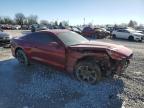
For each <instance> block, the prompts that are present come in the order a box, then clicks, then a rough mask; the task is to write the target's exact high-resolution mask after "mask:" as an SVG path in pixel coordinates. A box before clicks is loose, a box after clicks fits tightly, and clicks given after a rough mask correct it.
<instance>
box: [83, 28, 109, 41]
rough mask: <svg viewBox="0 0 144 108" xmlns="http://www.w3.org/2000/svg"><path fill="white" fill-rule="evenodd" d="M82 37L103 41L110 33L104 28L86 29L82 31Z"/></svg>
mask: <svg viewBox="0 0 144 108" xmlns="http://www.w3.org/2000/svg"><path fill="white" fill-rule="evenodd" d="M82 35H83V36H84V37H86V38H92V39H103V38H106V37H107V36H109V35H110V32H109V31H107V30H104V28H91V27H85V28H84V29H83V31H82Z"/></svg>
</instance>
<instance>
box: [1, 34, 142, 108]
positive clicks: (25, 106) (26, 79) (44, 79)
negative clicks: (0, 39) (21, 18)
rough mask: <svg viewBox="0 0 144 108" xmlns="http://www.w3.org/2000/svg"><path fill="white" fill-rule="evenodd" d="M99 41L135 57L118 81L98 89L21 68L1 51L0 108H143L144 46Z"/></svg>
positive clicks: (40, 68) (44, 70)
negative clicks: (121, 47) (114, 45)
mask: <svg viewBox="0 0 144 108" xmlns="http://www.w3.org/2000/svg"><path fill="white" fill-rule="evenodd" d="M8 32H9V33H10V34H11V35H15V32H16V31H13V32H11V31H8ZM22 32H23V33H26V32H27V31H26V32H25V31H22ZM16 34H17V35H21V31H19V32H16ZM100 41H104V42H110V43H116V44H122V45H125V46H127V47H129V48H131V49H132V50H133V51H134V57H133V59H132V61H131V64H130V66H129V67H128V69H127V71H126V72H125V73H124V74H123V75H122V76H121V77H117V76H116V77H115V78H114V79H113V80H110V79H105V80H103V81H101V82H100V83H98V84H97V85H88V84H84V83H80V82H78V81H76V80H74V79H72V78H71V77H70V76H69V75H67V74H65V73H63V72H59V71H57V70H54V69H51V68H50V67H49V66H45V65H42V64H37V63H35V64H32V65H31V66H29V67H25V66H22V65H20V64H19V63H18V62H17V60H16V59H14V58H13V57H12V55H11V52H10V49H3V48H0V108H143V106H144V43H138V42H128V41H125V40H109V39H106V40H100Z"/></svg>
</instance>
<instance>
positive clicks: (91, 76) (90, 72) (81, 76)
mask: <svg viewBox="0 0 144 108" xmlns="http://www.w3.org/2000/svg"><path fill="white" fill-rule="evenodd" d="M75 77H76V78H77V79H78V80H79V81H81V82H86V83H89V84H95V83H96V82H98V81H100V79H101V70H100V67H99V66H98V65H97V64H96V62H93V61H81V62H79V63H78V64H77V65H76V66H75Z"/></svg>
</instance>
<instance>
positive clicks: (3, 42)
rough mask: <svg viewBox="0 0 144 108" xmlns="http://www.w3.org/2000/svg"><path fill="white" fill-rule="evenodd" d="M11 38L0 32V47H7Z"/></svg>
mask: <svg viewBox="0 0 144 108" xmlns="http://www.w3.org/2000/svg"><path fill="white" fill-rule="evenodd" d="M11 38H12V36H11V35H9V34H8V33H6V32H1V31H0V46H7V45H8V46H9V45H10V40H11Z"/></svg>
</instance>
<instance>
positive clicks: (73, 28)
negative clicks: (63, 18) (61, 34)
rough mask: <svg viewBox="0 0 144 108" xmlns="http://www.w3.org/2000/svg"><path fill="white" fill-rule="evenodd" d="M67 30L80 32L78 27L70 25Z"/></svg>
mask: <svg viewBox="0 0 144 108" xmlns="http://www.w3.org/2000/svg"><path fill="white" fill-rule="evenodd" d="M68 30H70V31H73V32H76V33H78V34H81V30H80V29H79V28H78V27H74V26H70V27H69V29H68Z"/></svg>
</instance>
